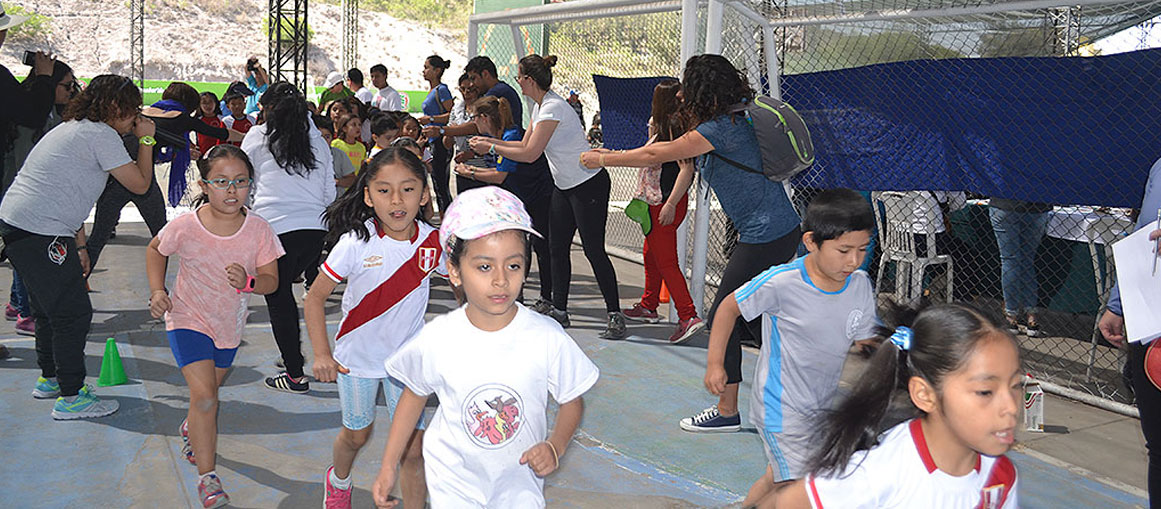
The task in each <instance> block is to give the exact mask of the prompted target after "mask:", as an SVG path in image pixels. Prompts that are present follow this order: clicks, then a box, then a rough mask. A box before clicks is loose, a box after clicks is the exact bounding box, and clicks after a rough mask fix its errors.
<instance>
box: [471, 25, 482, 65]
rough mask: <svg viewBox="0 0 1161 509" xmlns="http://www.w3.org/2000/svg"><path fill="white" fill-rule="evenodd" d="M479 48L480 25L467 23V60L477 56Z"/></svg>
mask: <svg viewBox="0 0 1161 509" xmlns="http://www.w3.org/2000/svg"><path fill="white" fill-rule="evenodd" d="M479 46H480V24H479V23H476V22H475V21H469V22H468V58H472V57H475V56H476V55H478V54H479V50H480V48H479Z"/></svg>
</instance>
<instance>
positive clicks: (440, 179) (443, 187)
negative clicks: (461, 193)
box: [430, 137, 452, 214]
mask: <svg viewBox="0 0 1161 509" xmlns="http://www.w3.org/2000/svg"><path fill="white" fill-rule="evenodd" d="M430 144H431V185H432V186H434V187H435V203H436V205H438V206H439V213H440V214H443V213H445V212H447V207H448V205H451V202H452V196H451V187H450V185H449V183H448V177H449V175H448V164H449V163H450V162H451V152H449V151H448V149H447V147H444V146H443V137H439V138H436V139H435V141H432V142H430Z"/></svg>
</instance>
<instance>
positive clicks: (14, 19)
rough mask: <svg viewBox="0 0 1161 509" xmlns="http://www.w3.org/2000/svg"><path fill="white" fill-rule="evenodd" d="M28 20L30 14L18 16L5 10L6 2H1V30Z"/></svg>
mask: <svg viewBox="0 0 1161 509" xmlns="http://www.w3.org/2000/svg"><path fill="white" fill-rule="evenodd" d="M27 20H28V16H17V15H15V14H7V13H5V12H4V4H0V30H8V29H9V28H12V27H15V26H16V25H19V24H21V23H24V22H25V21H27Z"/></svg>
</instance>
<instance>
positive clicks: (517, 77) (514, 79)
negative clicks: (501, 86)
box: [512, 75, 524, 83]
mask: <svg viewBox="0 0 1161 509" xmlns="http://www.w3.org/2000/svg"><path fill="white" fill-rule="evenodd" d="M522 79H524V76H520V75H516V76H513V77H512V81H515V82H517V83H520V80H522Z"/></svg>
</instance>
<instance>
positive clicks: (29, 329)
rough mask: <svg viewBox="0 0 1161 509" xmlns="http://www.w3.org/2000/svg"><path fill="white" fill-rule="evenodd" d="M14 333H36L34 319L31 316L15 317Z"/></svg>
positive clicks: (30, 334)
mask: <svg viewBox="0 0 1161 509" xmlns="http://www.w3.org/2000/svg"><path fill="white" fill-rule="evenodd" d="M16 333H17V334H20V335H21V336H35V335H36V319H35V318H33V317H31V316H21V317H19V318H17V319H16Z"/></svg>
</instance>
